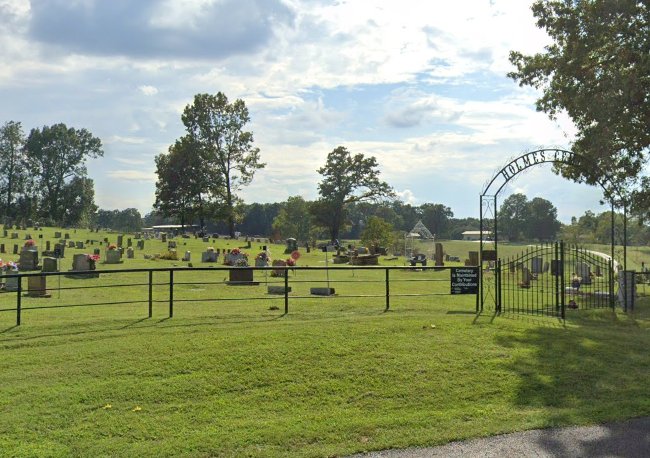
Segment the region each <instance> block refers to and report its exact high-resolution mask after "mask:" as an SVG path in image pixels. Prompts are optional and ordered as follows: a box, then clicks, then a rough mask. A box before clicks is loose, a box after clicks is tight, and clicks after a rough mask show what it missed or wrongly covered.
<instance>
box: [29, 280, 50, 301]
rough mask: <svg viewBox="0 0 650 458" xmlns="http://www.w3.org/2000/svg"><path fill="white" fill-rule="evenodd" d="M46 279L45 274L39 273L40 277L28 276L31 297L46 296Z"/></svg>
mask: <svg viewBox="0 0 650 458" xmlns="http://www.w3.org/2000/svg"><path fill="white" fill-rule="evenodd" d="M46 279H47V277H46V276H45V275H39V276H38V277H27V295H28V296H31V297H46V296H48V297H49V295H48V294H47V289H46V286H45V285H46Z"/></svg>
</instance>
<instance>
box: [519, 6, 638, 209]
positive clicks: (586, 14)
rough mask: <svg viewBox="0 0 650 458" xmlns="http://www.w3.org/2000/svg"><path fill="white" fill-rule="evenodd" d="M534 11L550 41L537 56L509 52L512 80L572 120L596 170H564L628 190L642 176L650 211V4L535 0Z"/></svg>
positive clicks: (578, 147) (545, 107) (541, 105)
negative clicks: (649, 170) (648, 169)
mask: <svg viewBox="0 0 650 458" xmlns="http://www.w3.org/2000/svg"><path fill="white" fill-rule="evenodd" d="M532 10H533V14H534V16H535V17H536V18H537V26H538V27H539V28H542V29H544V30H545V31H546V33H547V34H548V35H549V36H550V38H551V40H552V41H553V42H552V43H551V44H550V45H549V46H547V47H546V48H545V51H544V52H543V53H539V54H534V55H529V56H526V55H523V54H522V53H520V52H514V51H513V52H511V53H510V61H511V62H512V63H513V64H514V65H515V66H516V71H514V72H512V73H510V74H509V76H510V77H511V78H513V79H515V80H516V81H518V82H519V84H520V85H522V86H523V85H526V86H532V87H534V88H537V89H540V90H541V91H542V95H541V97H540V98H539V99H538V100H537V109H538V110H540V111H544V112H546V113H547V114H548V115H549V116H550V117H551V118H555V117H556V116H557V115H558V114H559V113H562V112H566V113H567V114H568V115H569V116H570V117H571V119H572V120H573V122H574V124H575V126H576V128H577V134H576V140H575V142H574V143H573V145H572V149H573V150H574V151H577V152H579V153H581V154H582V155H583V156H586V157H587V158H588V162H589V163H590V164H592V165H591V166H589V167H584V166H583V165H584V164H579V165H578V166H576V167H563V173H564V174H565V175H566V176H568V177H570V178H572V179H574V180H576V181H581V180H583V179H584V180H586V181H587V182H589V183H592V184H593V183H595V182H596V181H597V180H598V179H600V178H601V177H602V175H603V173H602V172H603V171H605V172H606V173H608V174H609V175H611V176H613V177H614V178H615V181H617V182H618V183H621V184H623V183H628V187H629V185H631V184H632V183H633V182H634V181H638V180H639V179H640V180H641V182H642V186H640V187H639V188H637V192H636V193H635V195H634V197H635V208H636V209H637V210H638V211H640V212H645V214H646V215H648V214H650V198H648V197H650V191H648V189H650V178H648V177H647V176H645V173H644V169H645V167H646V165H647V163H648V154H649V153H650V129H648V125H649V123H650V78H648V75H650V58H648V56H650V40H648V37H649V36H650V3H649V2H648V1H635V0H621V1H612V0H582V1H568V0H537V1H535V2H534V3H533V6H532Z"/></svg>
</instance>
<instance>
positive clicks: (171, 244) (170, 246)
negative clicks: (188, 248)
mask: <svg viewBox="0 0 650 458" xmlns="http://www.w3.org/2000/svg"><path fill="white" fill-rule="evenodd" d="M176 248H177V247H176V242H175V241H174V240H170V241H169V242H167V249H168V250H172V249H176Z"/></svg>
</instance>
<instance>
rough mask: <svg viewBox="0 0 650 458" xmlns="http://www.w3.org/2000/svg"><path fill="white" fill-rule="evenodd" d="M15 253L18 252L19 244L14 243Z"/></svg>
mask: <svg viewBox="0 0 650 458" xmlns="http://www.w3.org/2000/svg"><path fill="white" fill-rule="evenodd" d="M14 254H18V245H14Z"/></svg>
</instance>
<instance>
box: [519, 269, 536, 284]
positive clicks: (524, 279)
mask: <svg viewBox="0 0 650 458" xmlns="http://www.w3.org/2000/svg"><path fill="white" fill-rule="evenodd" d="M532 278H533V276H532V275H531V273H530V270H528V267H522V269H521V283H519V286H520V287H521V288H530V280H532Z"/></svg>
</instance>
